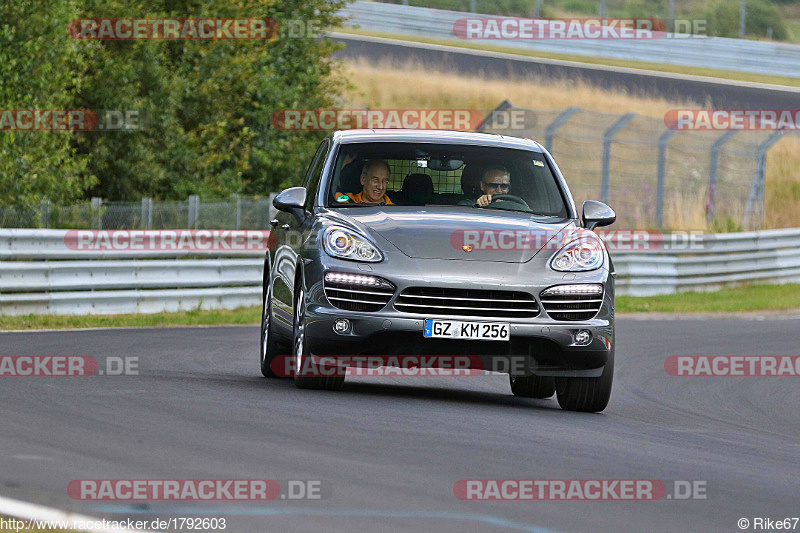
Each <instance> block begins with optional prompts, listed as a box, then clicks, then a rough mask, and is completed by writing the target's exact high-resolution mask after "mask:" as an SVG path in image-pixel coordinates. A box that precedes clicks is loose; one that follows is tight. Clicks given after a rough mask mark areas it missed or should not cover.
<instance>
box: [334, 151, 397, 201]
mask: <svg viewBox="0 0 800 533" xmlns="http://www.w3.org/2000/svg"><path fill="white" fill-rule="evenodd" d="M390 175H391V169H390V168H389V163H387V162H386V161H383V160H381V159H371V160H369V161H367V162H366V163H364V170H362V171H361V186H362V190H361V192H360V193H358V194H354V193H350V192H348V193H344V194H345V195H346V196H348V197H349V198H350V201H351V202H354V203H357V204H364V203H370V204H378V203H381V202H383V203H385V204H386V205H393V202H392V200H391V199H390V198H389V196H387V195H386V187H387V185H388V184H389V177H390ZM340 196H342V193H340V192H337V193H336V198H339V197H340Z"/></svg>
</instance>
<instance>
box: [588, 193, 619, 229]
mask: <svg viewBox="0 0 800 533" xmlns="http://www.w3.org/2000/svg"><path fill="white" fill-rule="evenodd" d="M581 218H582V220H583V227H584V228H586V229H594V228H596V227H598V226H608V225H611V224H613V223H614V222H615V221H616V220H617V214H616V213H615V212H614V210H613V209H611V208H610V207H608V206H607V205H606V204H604V203H603V202H597V201H595V200H586V201H585V202H583V215H582V216H581Z"/></svg>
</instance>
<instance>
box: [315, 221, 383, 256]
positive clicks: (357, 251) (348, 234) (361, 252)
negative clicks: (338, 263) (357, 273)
mask: <svg viewBox="0 0 800 533" xmlns="http://www.w3.org/2000/svg"><path fill="white" fill-rule="evenodd" d="M323 242H324V243H325V251H326V252H328V254H329V255H331V256H333V257H338V258H339V259H350V260H352V261H367V262H370V263H376V262H378V261H381V260H382V259H383V256H382V255H381V253H380V252H379V251H378V248H376V247H375V245H374V244H372V243H371V242H369V241H368V240H367V239H365V238H364V237H362V236H361V235H359V234H357V233H353V232H352V231H350V230H347V229H344V228H338V227H331V228H328V229H326V230H325V234H324V236H323Z"/></svg>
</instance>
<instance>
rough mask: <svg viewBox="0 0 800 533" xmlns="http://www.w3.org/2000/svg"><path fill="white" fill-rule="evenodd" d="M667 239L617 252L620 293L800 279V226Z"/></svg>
mask: <svg viewBox="0 0 800 533" xmlns="http://www.w3.org/2000/svg"><path fill="white" fill-rule="evenodd" d="M684 241H685V237H684V236H676V237H673V238H670V239H665V241H664V243H663V245H662V246H661V247H660V248H659V249H655V250H647V251H640V252H635V253H631V252H619V253H613V252H612V258H613V261H614V265H615V266H616V270H617V294H628V295H632V296H649V295H655V294H674V293H676V292H684V291H705V290H716V289H719V288H720V287H723V286H726V285H733V284H737V283H742V282H762V283H788V282H798V281H800V229H780V230H765V231H753V232H746V233H717V234H706V235H701V236H698V237H697V238H696V239H695V240H693V241H692V243H691V245H689V246H684Z"/></svg>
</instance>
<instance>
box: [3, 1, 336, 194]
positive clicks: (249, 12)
mask: <svg viewBox="0 0 800 533" xmlns="http://www.w3.org/2000/svg"><path fill="white" fill-rule="evenodd" d="M343 3H344V2H343V0H286V1H282V2H270V3H267V4H265V3H264V2H262V1H259V0H240V1H237V2H228V1H225V0H199V1H197V0H194V1H184V2H181V1H169V0H152V1H150V2H147V5H146V7H142V5H141V4H139V5H136V4H130V3H128V2H126V1H124V0H110V1H109V0H15V1H14V2H2V3H0V109H20V108H26V109H114V110H138V111H142V112H144V113H145V115H146V117H147V120H146V122H145V125H146V129H144V130H142V131H138V132H99V131H95V132H43V131H31V132H0V204H6V205H8V204H24V205H35V204H36V203H38V202H40V201H41V200H45V199H49V200H52V201H53V202H56V203H67V202H71V201H74V200H77V199H79V198H82V197H88V196H102V197H104V198H106V199H108V200H135V199H138V198H140V197H142V196H149V197H154V198H158V199H173V198H175V199H178V198H179V199H184V198H185V197H186V196H187V195H189V194H200V195H203V196H206V197H208V196H227V195H229V194H231V193H239V192H240V193H246V194H267V193H269V192H272V191H275V190H277V189H278V188H279V187H281V186H284V185H288V184H296V183H297V182H298V181H299V180H300V178H301V176H302V174H303V172H304V171H305V167H306V165H307V164H308V159H309V157H310V156H311V154H313V152H314V149H315V148H316V145H317V144H318V143H319V141H320V139H321V137H323V136H324V133H322V132H316V133H315V132H284V131H276V130H275V129H273V128H271V127H270V116H271V114H272V112H273V111H275V110H278V109H281V108H292V107H302V108H318V107H331V106H333V105H335V103H336V101H337V99H338V94H339V88H340V87H339V85H338V83H337V82H335V81H334V79H333V78H332V77H331V76H330V74H331V70H332V68H334V67H333V64H332V63H331V61H330V58H329V56H330V53H331V52H332V51H333V49H334V46H335V45H333V44H332V43H331V42H330V41H327V40H316V39H313V38H306V39H277V40H275V41H267V42H265V41H249V40H248V41H241V40H236V41H234V40H228V41H186V40H181V41H166V40H131V41H92V40H76V39H71V38H69V37H68V35H67V30H66V27H67V23H68V22H69V21H70V20H71V19H74V18H101V17H120V18H165V17H169V18H205V17H207V18H274V19H277V20H278V21H279V23H280V22H281V21H286V20H289V19H303V20H309V19H314V20H319V21H320V24H321V25H322V26H323V27H329V26H334V25H336V24H337V23H338V21H339V17H337V16H336V14H335V12H336V10H338V9H339V8H340V7H341V6H342V5H343Z"/></svg>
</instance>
